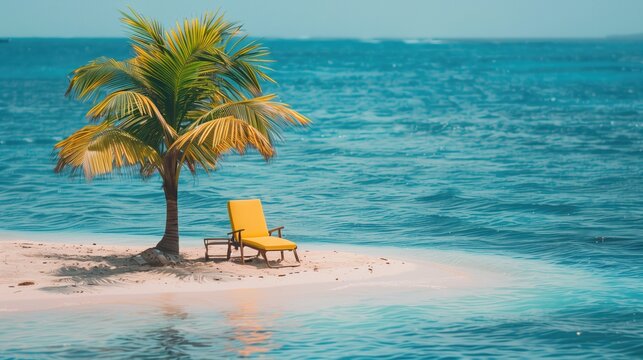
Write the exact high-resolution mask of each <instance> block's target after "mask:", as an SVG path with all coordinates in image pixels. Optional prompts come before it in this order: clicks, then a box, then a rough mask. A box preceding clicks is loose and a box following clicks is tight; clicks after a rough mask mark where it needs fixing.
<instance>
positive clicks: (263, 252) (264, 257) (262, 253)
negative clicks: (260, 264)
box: [261, 251, 272, 268]
mask: <svg viewBox="0 0 643 360" xmlns="http://www.w3.org/2000/svg"><path fill="white" fill-rule="evenodd" d="M261 255H262V256H263V259H264V260H266V265H267V266H268V267H269V268H271V267H272V266H270V263H269V262H268V256H266V252H265V251H262V252H261Z"/></svg>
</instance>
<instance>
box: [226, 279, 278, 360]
mask: <svg viewBox="0 0 643 360" xmlns="http://www.w3.org/2000/svg"><path fill="white" fill-rule="evenodd" d="M258 296H260V295H259V294H258V291H257V290H254V289H244V290H239V291H235V292H234V293H233V294H231V300H232V301H233V302H234V304H235V305H236V306H235V310H233V311H230V312H227V313H226V315H225V318H226V320H227V322H228V324H229V325H230V327H231V330H232V335H231V340H232V341H233V342H234V343H236V344H239V346H240V348H238V349H235V350H236V353H237V354H238V355H240V356H250V355H253V354H260V353H265V352H268V351H270V350H272V349H273V348H274V345H273V344H272V341H271V338H272V334H273V331H272V330H269V328H270V325H269V324H272V322H273V321H274V320H276V318H277V316H276V314H274V313H272V314H265V313H262V312H260V311H259V309H258V304H257V298H258ZM267 324H268V325H267ZM235 350H233V351H235Z"/></svg>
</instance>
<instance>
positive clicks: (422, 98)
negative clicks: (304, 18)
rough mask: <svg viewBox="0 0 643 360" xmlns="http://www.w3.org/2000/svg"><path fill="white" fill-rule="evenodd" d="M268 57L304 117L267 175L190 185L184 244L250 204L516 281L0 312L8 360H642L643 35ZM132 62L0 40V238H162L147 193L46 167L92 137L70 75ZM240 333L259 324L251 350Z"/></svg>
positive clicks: (297, 227)
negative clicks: (108, 62) (339, 299)
mask: <svg viewBox="0 0 643 360" xmlns="http://www.w3.org/2000/svg"><path fill="white" fill-rule="evenodd" d="M264 43H265V45H267V46H268V47H269V48H270V49H271V51H272V58H273V59H274V60H276V62H275V63H274V64H272V67H273V68H274V70H275V71H274V72H273V73H272V75H273V77H274V78H275V79H276V80H277V81H278V83H279V84H278V85H267V87H266V91H267V92H276V93H278V94H279V96H280V99H281V100H282V101H284V102H286V103H289V104H291V105H292V106H293V107H294V108H295V109H297V110H299V111H300V112H302V113H303V114H305V115H307V116H309V117H310V118H311V119H312V120H313V124H312V126H310V127H309V128H305V129H286V130H285V132H284V141H283V143H279V144H278V145H277V156H276V157H275V158H274V159H272V160H271V161H269V162H268V163H266V162H264V161H263V160H261V158H260V157H259V156H258V155H256V154H253V153H249V154H247V155H246V156H245V157H239V156H237V155H229V156H227V157H226V159H225V161H224V162H222V164H221V166H220V168H219V169H218V170H217V171H216V172H213V173H211V174H209V175H207V174H201V175H200V176H199V177H197V178H194V177H192V176H190V175H189V174H187V172H186V173H185V174H184V176H182V178H181V183H180V190H179V207H180V233H181V236H182V237H183V239H182V243H183V244H184V245H190V246H197V245H199V239H200V238H201V237H203V236H206V235H208V236H213V235H223V234H225V232H227V231H228V226H229V225H228V219H227V214H226V211H225V203H226V201H227V200H228V199H231V198H250V197H260V198H261V199H262V200H263V202H264V208H265V210H266V215H267V218H268V219H269V225H273V224H274V225H275V226H277V225H286V234H287V236H288V237H289V238H291V239H293V240H295V241H297V242H298V243H299V244H300V247H302V248H305V247H306V246H307V245H310V246H313V245H314V246H343V245H350V246H351V247H352V248H353V249H357V250H356V251H359V249H360V248H363V249H365V251H366V250H368V251H373V249H374V248H377V249H379V250H382V249H384V252H386V251H387V250H386V249H390V251H391V252H396V251H401V252H402V253H407V254H412V255H413V256H420V257H422V258H428V259H430V258H431V257H435V256H436V255H435V254H442V255H441V256H440V257H441V258H443V259H450V260H451V261H453V262H454V263H460V264H469V263H476V264H478V266H482V267H488V268H491V267H493V268H494V269H495V270H496V271H499V272H502V273H504V274H507V275H508V276H511V277H514V280H516V281H518V280H519V281H518V283H519V285H516V281H514V282H513V284H514V285H513V286H511V287H504V288H500V289H496V290H493V291H485V292H484V293H475V292H473V293H472V292H468V293H463V294H461V295H458V296H450V297H448V299H447V298H442V297H439V296H429V295H427V294H426V293H424V292H418V293H417V294H416V295H412V294H411V295H409V294H406V295H405V299H404V301H402V299H401V298H400V299H399V301H397V300H396V299H395V297H389V298H388V300H387V301H376V300H374V299H371V298H364V299H358V300H356V301H355V302H346V303H340V304H332V302H329V304H328V305H327V306H317V307H316V308H315V309H305V308H304V309H299V310H294V311H292V312H283V313H281V315H279V316H276V315H275V314H274V313H273V312H270V311H259V312H256V313H252V314H250V315H248V317H246V318H243V319H242V320H238V319H239V317H235V316H229V315H230V314H226V313H225V310H221V309H218V310H217V309H214V308H213V309H196V308H195V309H190V308H189V307H188V308H186V309H183V310H181V312H180V316H177V315H176V312H172V315H168V314H167V311H162V310H159V309H155V308H153V307H151V308H150V307H136V306H133V307H127V308H106V309H103V310H102V311H99V312H96V311H91V310H58V311H42V312H35V313H20V314H16V313H8V312H7V313H0V358H3V359H4V358H185V359H190V358H211V357H213V356H221V357H236V356H249V357H259V358H280V359H281V358H294V359H296V358H346V359H349V358H350V359H353V358H362V357H363V358H366V357H382V358H399V359H407V358H434V357H444V358H459V357H473V358H500V357H503V358H504V357H509V358H543V357H568V358H588V359H589V358H641V357H643V42H637V41H617V40H520V41H518V40H515V41H510V40H498V41H494V40H485V41H474V40H444V41H436V40H431V41H422V40H413V41H402V40H399V41H394V40H388V41H380V40H364V41H358V40H277V39H268V40H265V41H264ZM129 51H130V50H129V48H128V43H127V41H126V40H124V39H15V40H12V41H11V42H9V43H0V214H1V215H2V222H1V223H0V234H1V233H5V234H6V236H5V237H11V236H15V234H29V236H32V237H36V238H38V239H41V240H47V239H48V238H49V237H51V238H52V239H64V238H65V236H70V237H75V238H79V237H80V238H83V237H86V238H87V239H89V238H91V236H93V235H92V234H98V235H99V236H101V237H102V238H109V239H113V242H114V243H116V244H124V243H128V242H131V241H137V245H145V244H149V245H153V244H154V242H155V241H156V240H157V239H159V238H160V236H161V235H162V231H163V225H164V219H165V217H164V211H165V209H164V206H165V203H164V199H163V191H162V189H161V187H160V181H159V180H158V179H157V178H153V179H150V180H148V181H141V180H139V179H136V178H132V177H128V176H119V175H113V176H109V177H104V178H98V179H94V180H93V181H92V182H91V183H88V182H86V181H85V180H83V179H79V178H70V177H69V176H66V175H57V174H54V172H53V167H54V164H55V160H54V156H53V153H52V151H53V146H54V144H55V143H56V142H57V141H59V140H61V139H63V138H64V137H66V136H68V135H69V134H71V133H72V132H73V131H74V130H75V129H77V128H79V127H80V126H82V125H84V124H85V123H86V122H87V120H86V119H84V113H85V112H86V111H87V109H88V108H89V105H88V104H83V103H78V102H75V101H73V100H71V99H67V98H65V97H64V92H65V89H66V86H67V82H68V75H69V73H70V72H71V71H72V70H73V69H74V68H76V67H78V66H80V65H82V64H84V63H86V62H87V61H89V60H91V59H93V58H96V57H99V56H110V57H115V58H126V57H128V56H129V55H130V53H129ZM131 235H136V236H134V237H132V236H131ZM25 236H26V235H25ZM132 239H139V240H132ZM59 241H60V240H59ZM387 291H390V290H387ZM409 296H410V297H411V298H412V300H413V301H408V299H407V298H406V297H409ZM242 317H243V316H242ZM132 319H138V320H137V321H132ZM225 319H227V320H225ZM235 319H236V320H235ZM240 321H241V322H243V321H245V322H248V321H250V322H253V323H261V324H263V325H262V328H261V331H259V333H260V335H261V336H256V335H257V334H256V332H257V331H256V330H253V331H254V332H253V333H252V334H251V335H253V336H255V339H256V343H255V344H254V345H253V346H254V347H253V348H252V349H251V350H249V351H247V352H239V349H240V348H242V347H244V346H247V345H248V344H247V343H246V342H244V343H239V340H238V337H239V336H241V337H243V336H250V335H249V334H248V333H244V331H247V332H251V330H247V329H246V330H244V328H243V327H241V330H239V329H240V327H239V322H240ZM54 330H55V331H54ZM239 333H241V335H239Z"/></svg>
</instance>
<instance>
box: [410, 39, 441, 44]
mask: <svg viewBox="0 0 643 360" xmlns="http://www.w3.org/2000/svg"><path fill="white" fill-rule="evenodd" d="M402 42H403V43H405V44H407V45H417V44H432V45H440V44H445V43H446V42H445V41H444V40H438V39H404V40H402Z"/></svg>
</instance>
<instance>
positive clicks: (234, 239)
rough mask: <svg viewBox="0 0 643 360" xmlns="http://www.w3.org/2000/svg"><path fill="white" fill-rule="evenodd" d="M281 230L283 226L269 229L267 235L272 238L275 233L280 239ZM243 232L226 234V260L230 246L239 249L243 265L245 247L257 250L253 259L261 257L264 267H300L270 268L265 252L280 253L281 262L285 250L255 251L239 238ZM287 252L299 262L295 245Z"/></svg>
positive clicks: (237, 231) (236, 231)
mask: <svg viewBox="0 0 643 360" xmlns="http://www.w3.org/2000/svg"><path fill="white" fill-rule="evenodd" d="M283 228H284V227H283V226H280V227H276V228H274V229H270V230H268V234H269V235H270V236H272V233H273V232H275V231H277V234H278V235H279V237H280V238H281V237H282V236H281V230H283ZM244 230H245V229H239V230H235V231H231V232H229V233H228V235H230V238H229V240H228V260H229V259H230V253H231V251H232V246H234V248H235V249H240V250H241V263H242V264H245V257H244V256H243V248H244V247H246V246H247V247H249V248H251V249H254V250H257V255H256V256H255V258H258V257H259V255H261V256H262V257H263V259H264V260H265V261H266V265H267V266H268V267H269V268H280V267H297V266H299V265H300V264H298V265H282V266H270V262H268V257H267V256H266V252H268V251H280V252H281V261H283V260H284V251H286V250H263V249H257V248H256V247H254V246H252V245H249V244H248V245H246V244H244V243H243V238H242V237H241V232H243V231H244ZM206 250H207V247H206ZM288 251H292V252H293V254H294V255H295V260H297V262H300V261H299V256H298V255H297V245H295V248H294V249H292V250H288Z"/></svg>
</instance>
